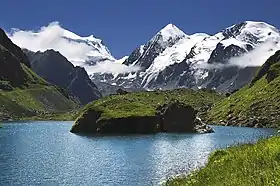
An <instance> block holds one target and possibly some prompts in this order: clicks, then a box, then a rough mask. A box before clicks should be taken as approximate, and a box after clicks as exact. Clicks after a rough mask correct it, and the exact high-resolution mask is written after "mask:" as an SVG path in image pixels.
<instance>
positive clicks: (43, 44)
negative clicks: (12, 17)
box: [9, 21, 280, 92]
mask: <svg viewBox="0 0 280 186" xmlns="http://www.w3.org/2000/svg"><path fill="white" fill-rule="evenodd" d="M23 36H24V37H23ZM9 37H10V38H11V39H12V41H13V42H14V43H16V44H17V45H19V46H20V47H22V48H27V49H29V50H31V51H34V52H36V51H41V52H44V51H46V50H48V49H54V50H56V51H59V52H60V53H61V54H62V55H63V56H65V57H66V58H67V59H68V60H69V61H71V62H72V63H73V64H74V65H79V66H82V67H84V68H85V69H86V70H87V72H88V74H89V75H90V77H91V78H92V79H93V80H94V81H95V82H98V81H99V82H103V83H107V84H111V85H114V86H123V87H125V88H133V89H142V88H145V89H147V90H153V89H173V88H179V87H186V88H194V89H197V88H211V89H216V90H218V91H223V92H224V91H232V90H235V89H238V88H240V87H242V86H243V85H245V84H246V83H248V82H250V81H251V79H252V78H253V76H254V74H255V72H256V70H257V67H258V66H261V65H262V63H263V62H264V61H266V59H267V58H268V57H269V56H271V55H272V54H273V53H274V52H275V50H277V49H280V33H279V31H278V30H277V29H276V28H275V27H273V26H271V25H269V24H267V23H263V22H253V21H246V22H242V23H239V24H236V25H233V26H231V27H229V28H226V29H224V30H222V31H220V32H218V33H217V34H215V35H208V34H204V33H196V34H191V35H188V34H185V33H184V32H183V31H182V30H180V29H179V28H177V27H176V26H175V25H172V24H168V25H167V26H165V27H164V28H162V29H161V30H160V31H159V32H158V33H156V34H155V35H154V36H153V37H152V38H151V39H150V40H149V41H148V42H147V43H146V44H142V45H140V46H139V47H138V48H136V49H135V50H134V51H132V53H131V54H130V55H129V56H125V57H123V58H122V59H119V60H116V59H115V58H114V57H113V56H112V54H111V53H110V51H109V50H108V48H107V47H106V46H105V45H104V44H103V42H102V40H100V39H98V38H96V37H94V36H92V35H91V36H89V37H81V36H78V35H77V34H74V33H72V32H70V31H68V30H66V29H64V28H62V27H60V25H59V24H58V23H52V24H50V25H49V26H47V27H42V28H41V30H39V31H38V32H34V31H28V32H25V31H19V30H16V31H15V32H14V33H12V34H9Z"/></svg>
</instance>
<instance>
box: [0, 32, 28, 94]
mask: <svg viewBox="0 0 280 186" xmlns="http://www.w3.org/2000/svg"><path fill="white" fill-rule="evenodd" d="M22 64H25V65H26V66H27V67H30V63H29V61H28V59H27V57H26V55H25V54H24V53H23V52H22V50H21V49H20V48H19V47H18V46H16V45H15V44H13V43H12V41H11V40H10V39H9V38H8V36H7V35H6V34H5V32H4V31H3V30H2V29H0V80H2V81H4V82H1V89H2V90H11V87H10V86H9V84H10V85H12V86H15V87H20V86H23V85H24V84H25V83H26V73H25V72H24V70H23V68H22V66H21V65H22ZM5 82H6V83H5Z"/></svg>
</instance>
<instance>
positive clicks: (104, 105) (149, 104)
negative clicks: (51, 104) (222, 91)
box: [81, 89, 221, 119]
mask: <svg viewBox="0 0 280 186" xmlns="http://www.w3.org/2000/svg"><path fill="white" fill-rule="evenodd" d="M171 99H177V100H179V101H182V102H184V103H186V104H189V105H192V106H194V107H195V108H196V109H199V108H200V107H202V106H205V105H211V104H213V103H214V102H217V101H218V100H220V99H221V96H220V95H217V94H216V93H214V92H210V91H203V90H201V91H194V90H186V89H178V90H172V91H154V92H136V93H129V94H126V95H112V96H107V97H104V98H102V99H100V100H97V101H94V102H93V103H91V104H88V105H87V106H86V107H85V108H84V109H83V110H82V111H81V114H83V113H84V112H87V111H89V110H96V111H101V112H102V115H101V119H111V118H123V117H129V116H153V115H155V113H156V108H157V107H158V106H160V105H163V104H164V103H167V102H169V101H170V100H171Z"/></svg>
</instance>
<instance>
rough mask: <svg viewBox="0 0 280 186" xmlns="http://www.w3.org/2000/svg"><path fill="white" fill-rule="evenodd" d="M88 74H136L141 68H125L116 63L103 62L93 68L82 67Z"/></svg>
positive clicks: (125, 66)
mask: <svg viewBox="0 0 280 186" xmlns="http://www.w3.org/2000/svg"><path fill="white" fill-rule="evenodd" d="M84 67H85V69H86V70H87V72H88V73H90V74H93V73H112V74H123V73H130V72H137V71H139V70H140V69H141V68H140V67H138V66H127V65H123V64H120V63H118V62H112V61H104V62H100V63H97V64H96V65H94V66H84Z"/></svg>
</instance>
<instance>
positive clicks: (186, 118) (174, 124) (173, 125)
mask: <svg viewBox="0 0 280 186" xmlns="http://www.w3.org/2000/svg"><path fill="white" fill-rule="evenodd" d="M159 113H160V115H159V117H160V119H161V125H162V131H163V132H193V131H194V128H195V118H196V113H197V112H196V111H195V109H194V108H193V107H192V106H189V105H185V104H183V103H181V102H179V101H171V102H170V103H169V104H166V105H164V106H163V107H162V108H160V112H159Z"/></svg>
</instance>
